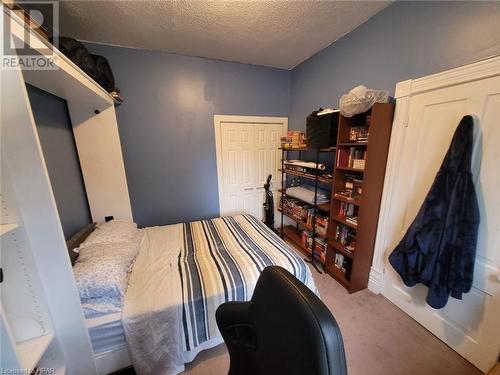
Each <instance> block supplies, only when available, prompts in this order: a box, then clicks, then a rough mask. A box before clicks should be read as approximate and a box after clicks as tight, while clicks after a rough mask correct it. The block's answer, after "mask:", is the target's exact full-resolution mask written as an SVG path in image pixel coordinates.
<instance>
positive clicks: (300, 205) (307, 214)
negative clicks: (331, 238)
mask: <svg viewBox="0 0 500 375" xmlns="http://www.w3.org/2000/svg"><path fill="white" fill-rule="evenodd" d="M280 208H281V210H282V211H283V213H285V214H286V215H287V216H289V217H291V218H293V219H294V220H296V221H297V222H299V223H303V224H307V225H310V226H312V225H313V220H314V207H312V205H310V204H307V203H304V202H302V201H300V200H298V199H294V198H289V197H283V196H282V197H281V202H280ZM329 220H330V218H329V217H328V216H324V215H321V214H319V213H316V233H317V234H319V235H320V236H325V235H326V233H327V231H328V222H329Z"/></svg>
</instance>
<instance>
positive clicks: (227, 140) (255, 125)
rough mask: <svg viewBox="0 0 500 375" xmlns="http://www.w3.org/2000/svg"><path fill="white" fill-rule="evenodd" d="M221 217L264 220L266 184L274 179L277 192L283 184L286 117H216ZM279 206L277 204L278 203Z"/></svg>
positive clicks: (274, 190)
mask: <svg viewBox="0 0 500 375" xmlns="http://www.w3.org/2000/svg"><path fill="white" fill-rule="evenodd" d="M214 124H215V138H216V149H217V174H218V181H219V207H220V214H221V216H223V215H233V214H237V213H247V214H251V215H254V216H255V217H257V218H258V219H260V220H263V219H264V216H263V212H264V211H263V203H264V199H265V194H264V183H265V182H266V179H267V176H268V175H270V174H272V176H273V192H274V196H275V202H276V201H277V199H278V197H277V194H276V193H277V189H278V186H280V184H281V173H280V172H279V171H278V169H279V168H280V166H281V152H280V150H279V149H278V148H279V146H280V137H282V136H283V135H286V132H287V129H288V119H287V118H284V117H254V116H215V117H214ZM275 207H276V204H275Z"/></svg>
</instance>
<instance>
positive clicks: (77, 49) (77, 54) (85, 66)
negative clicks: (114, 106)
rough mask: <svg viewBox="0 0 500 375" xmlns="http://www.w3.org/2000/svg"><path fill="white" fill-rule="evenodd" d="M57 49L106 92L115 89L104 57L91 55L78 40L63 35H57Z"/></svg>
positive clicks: (110, 71) (109, 67) (113, 80)
mask: <svg viewBox="0 0 500 375" xmlns="http://www.w3.org/2000/svg"><path fill="white" fill-rule="evenodd" d="M59 51H61V52H62V53H63V54H64V55H66V56H67V57H68V58H69V59H70V60H71V61H73V62H74V63H75V64H76V65H77V66H78V67H79V68H80V69H82V70H83V71H84V72H85V73H87V74H88V75H89V77H90V78H92V79H93V80H94V81H96V82H97V83H98V84H99V85H101V86H102V87H103V88H104V89H105V90H106V91H107V92H113V91H115V78H114V76H113V71H112V70H111V66H110V65H109V62H108V60H107V59H106V58H105V57H103V56H99V55H93V54H91V53H90V52H89V51H88V49H87V48H86V47H85V46H84V45H83V44H82V43H80V42H79V41H78V40H76V39H73V38H67V37H63V36H61V37H59Z"/></svg>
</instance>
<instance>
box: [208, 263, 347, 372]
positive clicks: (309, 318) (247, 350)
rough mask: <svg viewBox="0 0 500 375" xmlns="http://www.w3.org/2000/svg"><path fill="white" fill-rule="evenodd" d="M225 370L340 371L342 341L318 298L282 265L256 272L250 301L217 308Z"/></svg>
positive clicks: (343, 359) (342, 363)
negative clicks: (224, 347) (226, 360)
mask: <svg viewBox="0 0 500 375" xmlns="http://www.w3.org/2000/svg"><path fill="white" fill-rule="evenodd" d="M215 315H216V319H217V325H218V326H219V330H220V332H221V334H222V337H223V338H224V341H225V343H226V345H227V348H228V351H229V356H230V360H231V363H230V367H229V375H267V374H269V375H281V374H283V375H295V374H296V375H345V374H347V368H346V359H345V353H344V343H343V341H342V335H341V333H340V329H339V327H338V325H337V322H336V321H335V319H334V318H333V316H332V314H331V313H330V311H329V310H328V308H327V307H326V306H325V304H324V303H323V302H321V300H320V299H319V298H318V297H317V296H316V295H315V294H314V293H313V292H311V291H310V290H309V288H307V287H306V286H305V285H304V284H303V283H301V282H300V281H299V280H297V279H296V278H295V277H294V276H293V275H292V274H291V273H290V272H288V271H287V270H285V269H284V268H282V267H277V266H273V267H267V268H265V269H264V271H263V272H262V273H261V275H260V277H259V280H258V281H257V285H256V287H255V291H254V294H253V297H252V300H251V301H250V302H227V303H224V304H222V305H221V306H219V308H218V309H217V311H216V314H215Z"/></svg>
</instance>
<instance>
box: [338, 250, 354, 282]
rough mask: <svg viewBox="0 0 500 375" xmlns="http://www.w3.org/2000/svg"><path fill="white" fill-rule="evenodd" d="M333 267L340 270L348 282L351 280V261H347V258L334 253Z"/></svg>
mask: <svg viewBox="0 0 500 375" xmlns="http://www.w3.org/2000/svg"><path fill="white" fill-rule="evenodd" d="M334 266H335V267H336V268H338V269H339V270H341V271H342V272H343V273H344V275H345V278H346V279H347V280H350V278H351V269H352V260H351V259H349V258H348V257H345V256H343V255H342V254H340V253H335V262H334Z"/></svg>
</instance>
